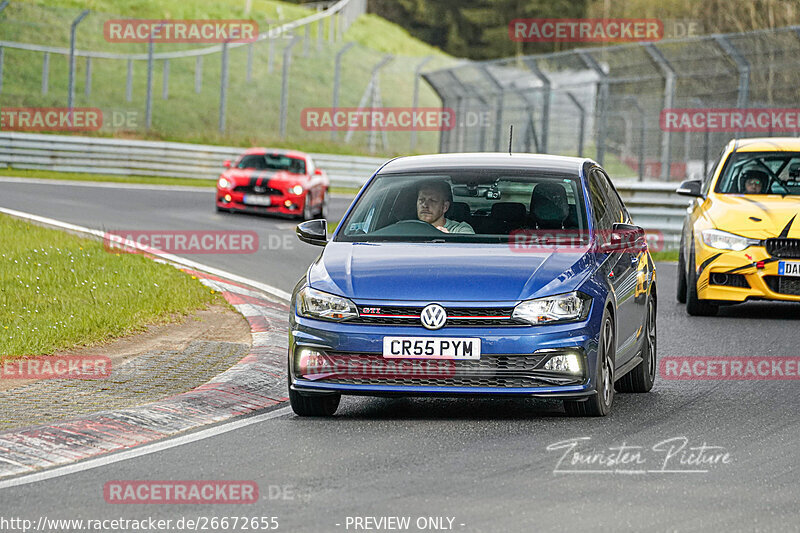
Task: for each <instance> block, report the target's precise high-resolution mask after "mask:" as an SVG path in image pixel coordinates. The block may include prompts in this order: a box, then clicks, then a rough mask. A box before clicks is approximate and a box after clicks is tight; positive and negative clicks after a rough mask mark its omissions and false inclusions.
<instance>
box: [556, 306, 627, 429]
mask: <svg viewBox="0 0 800 533" xmlns="http://www.w3.org/2000/svg"><path fill="white" fill-rule="evenodd" d="M615 352H616V344H614V321H613V320H611V317H610V316H609V314H608V311H606V312H605V314H604V315H603V325H602V327H601V329H600V340H599V341H598V344H597V364H596V365H595V366H596V371H595V382H596V383H597V386H596V389H597V393H596V394H595V395H594V396H592V397H591V398H589V399H588V400H584V401H574V400H564V410H565V411H566V413H567V414H568V415H571V416H606V415H608V414H609V413H611V404H613V403H614V354H615Z"/></svg>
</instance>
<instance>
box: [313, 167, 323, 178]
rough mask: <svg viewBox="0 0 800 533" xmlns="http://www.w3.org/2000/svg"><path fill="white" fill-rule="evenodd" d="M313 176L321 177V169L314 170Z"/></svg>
mask: <svg viewBox="0 0 800 533" xmlns="http://www.w3.org/2000/svg"><path fill="white" fill-rule="evenodd" d="M314 175H315V176H322V169H321V168H316V169H314Z"/></svg>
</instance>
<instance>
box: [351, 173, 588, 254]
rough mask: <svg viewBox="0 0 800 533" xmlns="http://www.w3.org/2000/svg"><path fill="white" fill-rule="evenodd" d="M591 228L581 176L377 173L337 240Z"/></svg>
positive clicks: (473, 238) (478, 238)
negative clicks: (587, 217)
mask: <svg viewBox="0 0 800 533" xmlns="http://www.w3.org/2000/svg"><path fill="white" fill-rule="evenodd" d="M586 227H587V222H586V209H585V205H584V201H583V191H582V188H581V182H580V180H579V179H578V177H577V176H572V175H568V174H562V173H551V172H537V171H532V170H508V169H502V170H496V169H470V170H464V169H453V170H437V171H435V172H425V173H408V174H403V173H386V174H382V175H378V176H376V177H375V179H374V180H373V181H372V182H371V183H370V185H369V187H368V188H367V190H366V191H365V192H364V194H363V195H362V196H361V198H359V200H358V202H357V204H356V205H355V207H354V208H353V210H352V211H351V213H350V215H349V216H348V217H347V219H346V220H345V221H344V224H343V225H342V227H341V230H340V231H339V232H338V234H337V235H336V237H335V240H340V241H351V242H380V241H400V242H403V241H408V242H419V241H429V240H433V241H442V242H448V241H459V242H464V241H467V242H492V243H495V242H502V243H506V242H508V238H509V235H510V234H511V233H512V232H515V231H518V230H561V229H567V230H583V229H585V228H586Z"/></svg>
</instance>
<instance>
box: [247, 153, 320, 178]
mask: <svg viewBox="0 0 800 533" xmlns="http://www.w3.org/2000/svg"><path fill="white" fill-rule="evenodd" d="M236 168H247V169H254V170H285V171H286V172H291V173H293V174H305V172H306V163H305V161H303V160H302V159H300V158H297V157H290V156H287V155H283V154H248V155H245V156H243V157H242V159H240V160H239V163H237V165H236Z"/></svg>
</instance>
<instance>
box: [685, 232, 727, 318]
mask: <svg viewBox="0 0 800 533" xmlns="http://www.w3.org/2000/svg"><path fill="white" fill-rule="evenodd" d="M688 266H689V275H688V276H687V278H686V312H687V313H689V314H690V315H692V316H714V315H716V314H717V311H719V307H718V306H716V305H714V304H712V303H709V302H708V301H706V300H701V299H700V298H698V297H697V263H696V262H695V259H694V244H692V250H691V252H690V253H689V265H688Z"/></svg>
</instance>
